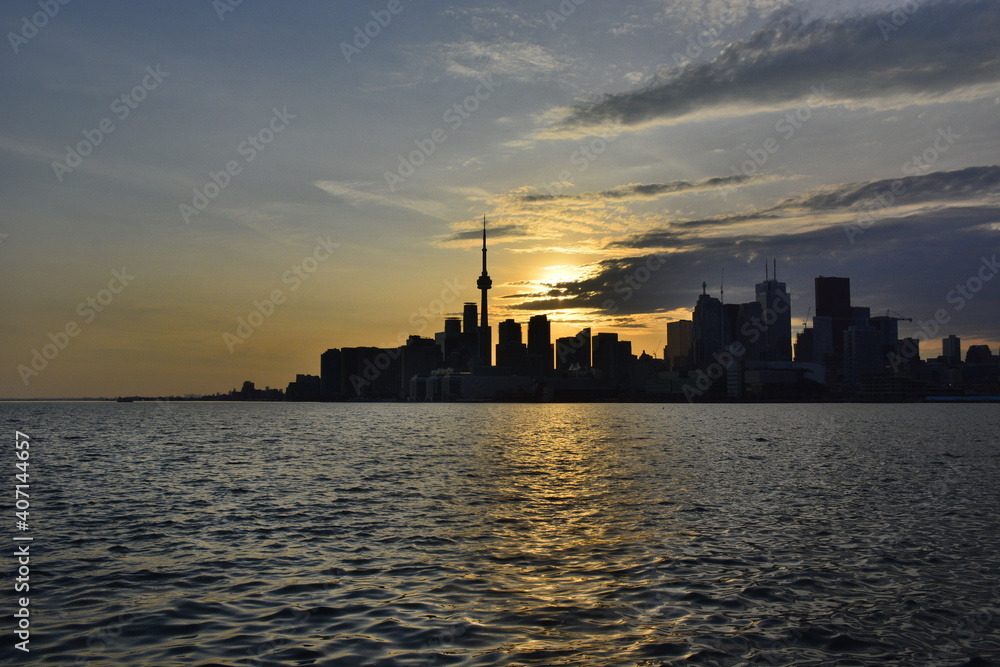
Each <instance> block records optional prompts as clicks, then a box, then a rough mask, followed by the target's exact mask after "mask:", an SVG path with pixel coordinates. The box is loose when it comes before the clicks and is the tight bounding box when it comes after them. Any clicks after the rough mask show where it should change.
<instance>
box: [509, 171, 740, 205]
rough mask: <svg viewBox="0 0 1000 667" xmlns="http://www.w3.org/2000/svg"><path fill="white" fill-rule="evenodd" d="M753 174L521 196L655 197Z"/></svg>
mask: <svg viewBox="0 0 1000 667" xmlns="http://www.w3.org/2000/svg"><path fill="white" fill-rule="evenodd" d="M752 178H753V177H752V176H744V175H742V174H736V175H733V176H717V177H713V178H706V179H704V180H701V181H695V182H693V183H692V182H691V181H670V182H668V183H629V184H627V185H619V186H617V187H614V188H611V189H610V190H602V191H601V192H581V193H580V194H575V195H563V194H559V195H554V194H541V193H530V194H524V195H521V196H520V197H519V199H520V200H521V201H524V202H529V203H531V202H540V201H566V200H592V199H655V198H657V197H661V196H664V195H671V194H675V193H678V192H689V191H699V190H714V189H717V188H729V187H733V186H734V185H743V184H744V183H746V182H747V181H749V180H751V179H752Z"/></svg>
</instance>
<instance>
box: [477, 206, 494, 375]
mask: <svg viewBox="0 0 1000 667" xmlns="http://www.w3.org/2000/svg"><path fill="white" fill-rule="evenodd" d="M476 287H478V288H479V291H480V292H482V294H483V305H482V308H481V309H480V312H479V360H480V362H482V363H483V364H485V365H486V366H489V365H490V362H491V361H492V360H493V355H492V347H493V335H492V332H491V331H490V321H489V317H487V314H486V300H487V299H486V293H487V292H488V291H489V290H490V288H491V287H493V279H492V278H490V274H489V273H488V272H487V271H486V216H485V215H484V216H483V273H482V274H481V275H480V276H479V279H478V280H477V281H476Z"/></svg>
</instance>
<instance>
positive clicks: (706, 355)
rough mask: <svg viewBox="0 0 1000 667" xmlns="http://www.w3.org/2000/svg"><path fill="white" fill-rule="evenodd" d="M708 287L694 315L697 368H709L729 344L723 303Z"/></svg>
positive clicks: (693, 356)
mask: <svg viewBox="0 0 1000 667" xmlns="http://www.w3.org/2000/svg"><path fill="white" fill-rule="evenodd" d="M707 287H708V285H706V284H705V283H702V285H701V294H700V295H699V296H698V303H697V304H695V307H694V314H693V315H692V323H693V326H692V334H691V364H692V365H693V366H694V367H695V368H707V367H708V366H709V365H710V364H711V363H712V361H713V360H714V357H713V355H715V354H717V353H719V352H721V351H722V350H723V349H724V348H725V347H726V345H727V344H729V340H728V339H729V335H728V334H729V331H730V327H729V322H728V318H727V317H726V314H725V311H724V309H723V307H722V302H721V301H719V300H718V299H716V298H715V297H714V296H709V295H708V292H707V291H706V289H707ZM595 355H596V350H595ZM594 365H595V366H596V365H597V364H596V362H595V364H594Z"/></svg>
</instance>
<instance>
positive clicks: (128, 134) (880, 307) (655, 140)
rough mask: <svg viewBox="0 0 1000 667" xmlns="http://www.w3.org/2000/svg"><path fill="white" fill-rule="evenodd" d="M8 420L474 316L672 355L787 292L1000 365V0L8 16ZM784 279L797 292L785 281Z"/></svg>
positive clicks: (4, 352)
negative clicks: (484, 255)
mask: <svg viewBox="0 0 1000 667" xmlns="http://www.w3.org/2000/svg"><path fill="white" fill-rule="evenodd" d="M0 22H2V23H0V24H2V27H3V32H4V34H5V40H4V41H5V42H6V43H5V44H4V45H3V46H2V47H0V53H2V56H0V58H2V59H3V60H2V66H0V88H2V90H3V91H4V95H3V104H2V106H0V114H2V116H0V117H2V124H0V174H2V178H0V201H2V209H0V210H2V217H0V267H2V279H3V284H4V289H3V290H2V293H0V314H2V317H0V397H7V398H32V397H34V398H46V397H49V398H51V397H77V396H118V395H147V396H150V395H152V396H156V395H181V394H189V393H195V394H201V393H215V392H220V391H223V392H224V391H228V390H229V389H232V388H234V387H238V386H239V385H240V384H241V383H242V382H243V381H244V380H251V381H254V382H255V383H256V384H257V386H258V387H264V386H271V387H282V388H283V387H284V386H285V385H286V384H287V383H288V382H289V381H291V380H293V379H294V376H295V375H296V374H298V373H310V374H318V373H319V356H320V354H321V353H322V352H323V351H324V350H326V349H328V348H332V347H350V346H361V345H373V346H384V347H390V346H396V345H398V344H399V342H400V341H401V340H405V338H406V336H408V335H410V334H419V335H423V336H433V334H434V332H436V331H440V330H442V328H443V323H442V321H443V318H444V317H445V316H453V315H457V314H459V313H460V312H461V309H462V303H463V302H465V301H478V300H479V293H478V291H477V290H476V287H475V280H476V277H477V276H478V274H479V271H480V257H481V254H480V252H479V246H480V243H481V225H482V220H483V216H484V215H485V216H486V220H487V226H488V230H489V238H490V240H489V272H490V275H491V276H492V278H493V282H494V287H493V289H492V290H491V292H490V319H491V323H492V324H493V325H494V331H496V324H497V323H498V322H499V321H501V320H503V319H506V318H508V317H513V318H514V319H516V320H518V321H521V322H526V321H527V320H528V318H529V317H530V316H531V315H535V314H540V313H545V314H548V316H549V319H550V320H552V321H553V335H554V336H564V335H572V334H573V333H575V332H576V331H577V330H579V329H581V328H583V327H585V326H590V327H592V329H593V331H594V332H595V333H597V332H600V331H614V332H618V333H619V335H620V336H621V337H622V338H625V339H629V340H632V341H633V351H634V352H635V353H637V354H638V353H640V352H642V351H644V350H645V351H646V352H648V353H649V354H653V355H655V356H657V357H662V354H663V352H662V351H663V345H664V344H665V343H666V340H665V338H666V332H665V329H666V322H667V321H669V320H672V319H681V318H687V317H690V312H691V309H692V308H693V306H694V303H695V301H696V300H697V296H698V294H700V293H701V291H702V289H703V288H702V284H703V283H705V284H707V290H708V292H709V293H710V294H713V295H715V296H719V295H720V291H721V292H724V294H723V296H724V299H725V301H726V302H733V303H735V302H744V301H749V300H752V299H753V290H754V284H755V283H756V282H759V281H761V280H763V279H764V278H765V266H769V267H774V266H776V268H777V275H778V279H779V280H781V281H783V282H786V283H787V285H788V291H789V292H790V293H791V294H792V299H793V310H792V314H793V329H794V330H795V331H798V330H801V328H802V324H803V322H804V321H805V320H806V318H807V317H808V316H809V315H810V314H811V313H812V311H813V306H814V303H813V279H814V278H815V277H816V276H820V275H825V276H847V277H849V278H850V279H851V289H852V299H853V302H854V304H855V305H862V306H869V307H871V309H872V312H873V314H885V312H886V311H888V310H891V311H892V313H893V314H896V315H898V316H900V317H906V318H912V322H910V321H906V320H903V321H900V333H901V335H904V336H905V335H918V336H921V335H922V336H923V337H924V338H925V339H928V340H929V341H930V342H928V343H926V344H925V345H924V346H923V347H922V350H921V353H922V356H924V357H925V358H927V357H934V356H937V355H938V354H940V338H942V337H944V336H947V335H949V334H954V335H957V336H960V337H961V338H962V341H963V347H964V346H966V345H968V344H970V343H980V344H988V345H990V346H991V350H992V351H993V353H994V354H996V353H998V351H1000V349H998V348H1000V279H996V280H993V278H994V277H995V276H996V274H997V273H998V272H1000V267H998V266H997V265H996V257H997V254H998V253H1000V41H998V40H997V38H996V36H997V35H998V34H1000V5H997V3H995V2H993V1H988V2H987V1H970V2H957V1H937V2H934V1H932V0H924V1H920V0H909V1H908V2H885V3H878V2H850V1H846V0H845V1H842V2H839V1H826V2H797V1H785V0H756V1H753V0H751V1H747V0H738V1H737V0H732V1H729V0H708V1H703V0H699V1H694V0H691V1H688V0H645V1H622V2H618V1H616V2H600V1H598V0H559V1H557V0H535V1H533V2H527V1H526V2H514V1H509V2H502V1H501V2H497V1H492V2H475V1H473V2H461V3H458V2H429V1H422V0H385V1H384V2H383V1H382V0H376V1H374V2H355V1H343V2H340V1H338V2H318V1H302V2H280V3H279V2H277V1H276V0H270V1H268V0H242V2H238V0H214V1H213V0H179V1H177V2H170V3H150V2H144V3H125V2H109V1H107V0H92V1H89V2H82V1H75V2H74V1H69V2H66V4H61V2H59V1H58V0H33V1H28V0H12V1H10V2H5V3H4V4H3V8H2V9H0ZM767 270H768V271H771V270H772V269H770V268H769V269H767Z"/></svg>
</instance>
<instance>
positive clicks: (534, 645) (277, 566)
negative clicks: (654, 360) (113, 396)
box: [0, 403, 1000, 666]
mask: <svg viewBox="0 0 1000 667" xmlns="http://www.w3.org/2000/svg"><path fill="white" fill-rule="evenodd" d="M0 422H2V423H3V424H4V425H5V426H6V428H7V432H8V433H7V435H6V436H5V437H6V438H7V439H8V441H9V442H8V445H9V446H5V447H4V448H3V452H4V454H3V456H4V460H3V461H0V463H2V465H3V466H5V467H6V468H7V469H8V472H9V473H10V474H9V476H5V478H6V479H8V491H7V495H8V497H10V498H13V496H14V492H13V485H14V483H15V482H14V479H13V474H14V473H15V472H16V471H15V470H14V463H15V459H14V447H13V443H14V439H15V438H14V432H15V430H20V431H22V432H25V433H27V434H28V435H29V436H30V443H31V449H30V452H31V458H30V468H29V471H30V474H31V477H30V482H31V514H30V522H29V523H30V529H29V531H28V532H26V533H21V532H20V531H17V530H15V527H14V522H15V518H14V517H13V516H10V517H9V524H10V527H9V528H8V535H9V536H14V535H30V536H33V537H34V541H33V542H32V543H31V558H32V560H31V575H30V577H31V581H30V586H31V591H30V600H31V621H32V625H31V631H32V635H31V643H30V648H31V652H30V654H23V653H21V652H20V651H14V650H13V649H12V644H13V643H14V641H16V639H14V638H13V634H12V630H11V629H10V627H11V626H10V621H8V623H7V624H5V625H4V628H5V635H4V639H3V642H4V645H3V654H2V655H3V664H39V665H74V664H81V665H82V664H90V665H345V666H347V665H349V666H356V665H375V666H379V665H425V666H431V665H462V666H465V665H582V664H586V665H662V664H667V665H673V664H697V665H745V664H752V665H832V664H838V665H867V664H898V665H960V664H969V665H987V664H994V663H993V662H992V661H993V660H996V659H998V657H1000V527H998V517H1000V436H998V434H1000V406H996V405H618V404H601V405H553V404H549V405H512V404H280V403H279V404H238V403H232V404H227V403H187V404H168V405H163V404H153V403H132V404H117V403H0ZM12 502H13V501H11V503H12ZM9 512H10V514H11V515H13V512H14V509H13V508H10V509H9ZM9 539H10V538H8V544H9V546H8V547H7V548H6V549H5V554H4V555H5V562H6V563H7V568H6V570H5V571H6V572H7V576H8V582H9V583H7V584H4V585H3V589H4V590H5V591H7V593H6V595H5V596H4V608H6V609H7V610H8V612H9V613H13V610H14V609H15V599H16V595H15V593H13V592H12V588H13V578H14V576H15V574H14V568H15V564H14V560H13V558H12V557H11V556H10V554H12V553H13V552H14V547H13V546H11V545H13V544H14V543H13V542H9ZM8 612H5V613H8ZM8 619H10V616H8Z"/></svg>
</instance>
